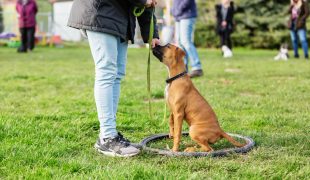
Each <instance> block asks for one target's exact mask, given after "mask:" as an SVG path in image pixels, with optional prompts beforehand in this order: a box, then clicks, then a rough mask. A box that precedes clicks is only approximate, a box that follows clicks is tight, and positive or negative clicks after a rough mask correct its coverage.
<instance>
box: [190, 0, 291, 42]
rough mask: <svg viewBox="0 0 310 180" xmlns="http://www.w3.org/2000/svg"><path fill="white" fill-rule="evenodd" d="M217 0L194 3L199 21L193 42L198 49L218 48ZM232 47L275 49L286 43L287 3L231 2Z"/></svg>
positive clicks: (266, 0) (276, 0)
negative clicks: (233, 20) (233, 7)
mask: <svg viewBox="0 0 310 180" xmlns="http://www.w3.org/2000/svg"><path fill="white" fill-rule="evenodd" d="M219 2H220V1H219V0H212V1H211V0H209V1H205V0H197V5H198V11H199V18H198V21H197V24H196V32H195V43H196V45H197V46H201V47H218V46H219V37H218V36H217V34H216V32H215V24H216V18H215V4H217V3H219ZM234 2H235V11H236V14H235V25H236V27H235V32H234V33H233V34H232V39H233V44H234V46H243V47H244V46H245V47H252V48H279V46H280V45H281V43H285V42H286V43H288V44H290V36H289V30H288V28H287V21H288V18H289V14H288V8H289V4H290V1H289V0H250V1H249V0H235V1H234Z"/></svg>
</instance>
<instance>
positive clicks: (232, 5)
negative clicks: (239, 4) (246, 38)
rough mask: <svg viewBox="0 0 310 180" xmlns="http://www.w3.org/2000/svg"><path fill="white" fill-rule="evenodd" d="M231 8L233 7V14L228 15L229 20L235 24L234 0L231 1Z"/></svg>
mask: <svg viewBox="0 0 310 180" xmlns="http://www.w3.org/2000/svg"><path fill="white" fill-rule="evenodd" d="M230 9H231V14H230V16H229V17H228V21H229V22H231V23H232V24H233V19H234V14H235V7H234V2H230Z"/></svg>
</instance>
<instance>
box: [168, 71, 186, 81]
mask: <svg viewBox="0 0 310 180" xmlns="http://www.w3.org/2000/svg"><path fill="white" fill-rule="evenodd" d="M185 74H187V71H184V72H182V73H180V74H178V75H176V76H174V77H172V78H169V79H167V80H166V83H167V84H169V83H172V81H174V80H176V79H178V78H180V77H183V76H184V75H185Z"/></svg>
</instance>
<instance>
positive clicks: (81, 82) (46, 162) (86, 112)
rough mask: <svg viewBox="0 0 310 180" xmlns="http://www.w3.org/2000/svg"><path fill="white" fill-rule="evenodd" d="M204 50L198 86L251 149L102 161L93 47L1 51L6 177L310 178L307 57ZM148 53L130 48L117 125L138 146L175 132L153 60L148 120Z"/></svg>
mask: <svg viewBox="0 0 310 180" xmlns="http://www.w3.org/2000/svg"><path fill="white" fill-rule="evenodd" d="M198 51H199V55H200V57H201V59H202V65H203V69H204V70H205V76H203V77H201V78H198V79H194V81H193V83H194V84H195V85H196V87H197V88H198V89H199V91H200V93H201V94H202V95H203V96H204V97H205V98H206V99H207V100H208V101H209V103H210V104H211V105H212V107H213V108H214V110H215V112H216V113H217V116H218V118H219V122H220V124H221V126H222V128H223V129H224V130H225V131H228V132H231V133H238V134H243V135H246V136H250V137H252V138H253V139H254V140H255V142H256V143H257V145H256V147H255V148H254V149H253V150H252V151H251V152H249V153H248V154H245V155H231V156H229V157H223V158H181V157H178V158H171V157H163V156H159V155H154V154H148V153H146V152H143V153H142V154H141V155H139V156H137V157H134V158H125V159H122V158H109V157H104V156H102V155H100V154H99V153H97V151H95V150H94V148H93V144H94V143H95V141H96V139H97V137H98V129H99V123H98V120H97V114H96V107H95V102H94V97H93V82H94V64H93V60H92V57H91V53H90V50H89V48H88V47H70V48H68V47H66V48H65V49H54V48H37V49H35V50H34V52H32V53H28V54H17V53H16V50H15V49H9V48H0V144H1V146H0V179H202V180H203V179H309V177H310V158H309V157H310V139H309V133H310V131H309V130H310V121H309V111H310V104H309V102H310V96H309V92H310V74H309V62H306V61H305V60H301V59H300V60H291V61H288V62H276V61H273V60H272V57H273V56H274V55H275V54H276V53H277V51H267V50H248V49H245V50H242V49H238V48H236V49H235V50H234V51H235V56H234V58H233V59H231V60H224V59H223V58H222V57H221V53H220V52H219V51H215V50H212V49H208V50H201V49H198ZM146 59H147V49H129V51H128V65H127V72H126V77H125V79H124V81H123V82H122V87H121V88H122V90H121V97H120V104H119V111H118V114H117V125H118V129H119V130H120V131H121V132H122V133H123V134H124V135H125V136H126V137H128V138H129V139H130V140H132V141H133V142H139V141H140V140H141V139H142V138H143V137H145V136H149V135H151V134H154V133H164V132H167V131H168V122H165V123H162V119H163V114H164V112H163V107H164V100H163V91H164V89H165V86H166V83H165V79H166V77H167V74H168V72H167V69H166V67H165V66H164V65H163V64H161V63H160V62H159V61H158V60H156V59H155V58H152V61H151V67H152V68H151V82H152V95H153V97H154V98H156V99H155V100H154V102H153V104H152V108H153V109H152V110H153V113H154V116H153V117H154V119H149V118H148V109H147V90H146V63H147V61H146ZM184 130H188V128H187V126H186V123H184ZM184 140H186V139H185V138H184ZM224 142H225V141H223V142H219V144H216V145H214V146H213V147H216V146H218V145H221V144H222V143H224ZM163 143H165V142H163ZM169 143H171V142H169ZM185 143H186V142H185V141H182V144H181V145H182V146H184V145H186V144H185ZM155 145H156V144H155ZM160 147H162V146H160ZM165 147H166V146H164V147H162V148H165ZM170 148H171V145H170Z"/></svg>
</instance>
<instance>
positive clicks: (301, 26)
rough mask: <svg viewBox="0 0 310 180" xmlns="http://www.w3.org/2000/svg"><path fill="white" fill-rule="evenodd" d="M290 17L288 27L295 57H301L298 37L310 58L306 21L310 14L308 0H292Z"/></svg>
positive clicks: (306, 56)
mask: <svg viewBox="0 0 310 180" xmlns="http://www.w3.org/2000/svg"><path fill="white" fill-rule="evenodd" d="M289 14H290V19H289V22H288V28H289V29H290V34H291V40H292V44H293V49H294V57H295V58H299V54H298V37H299V40H300V42H301V46H302V49H303V51H304V55H305V58H306V59H308V58H309V55H308V42H307V36H306V34H307V29H306V22H307V18H308V16H309V6H308V3H307V1H306V0H291V5H290V8H289Z"/></svg>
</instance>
